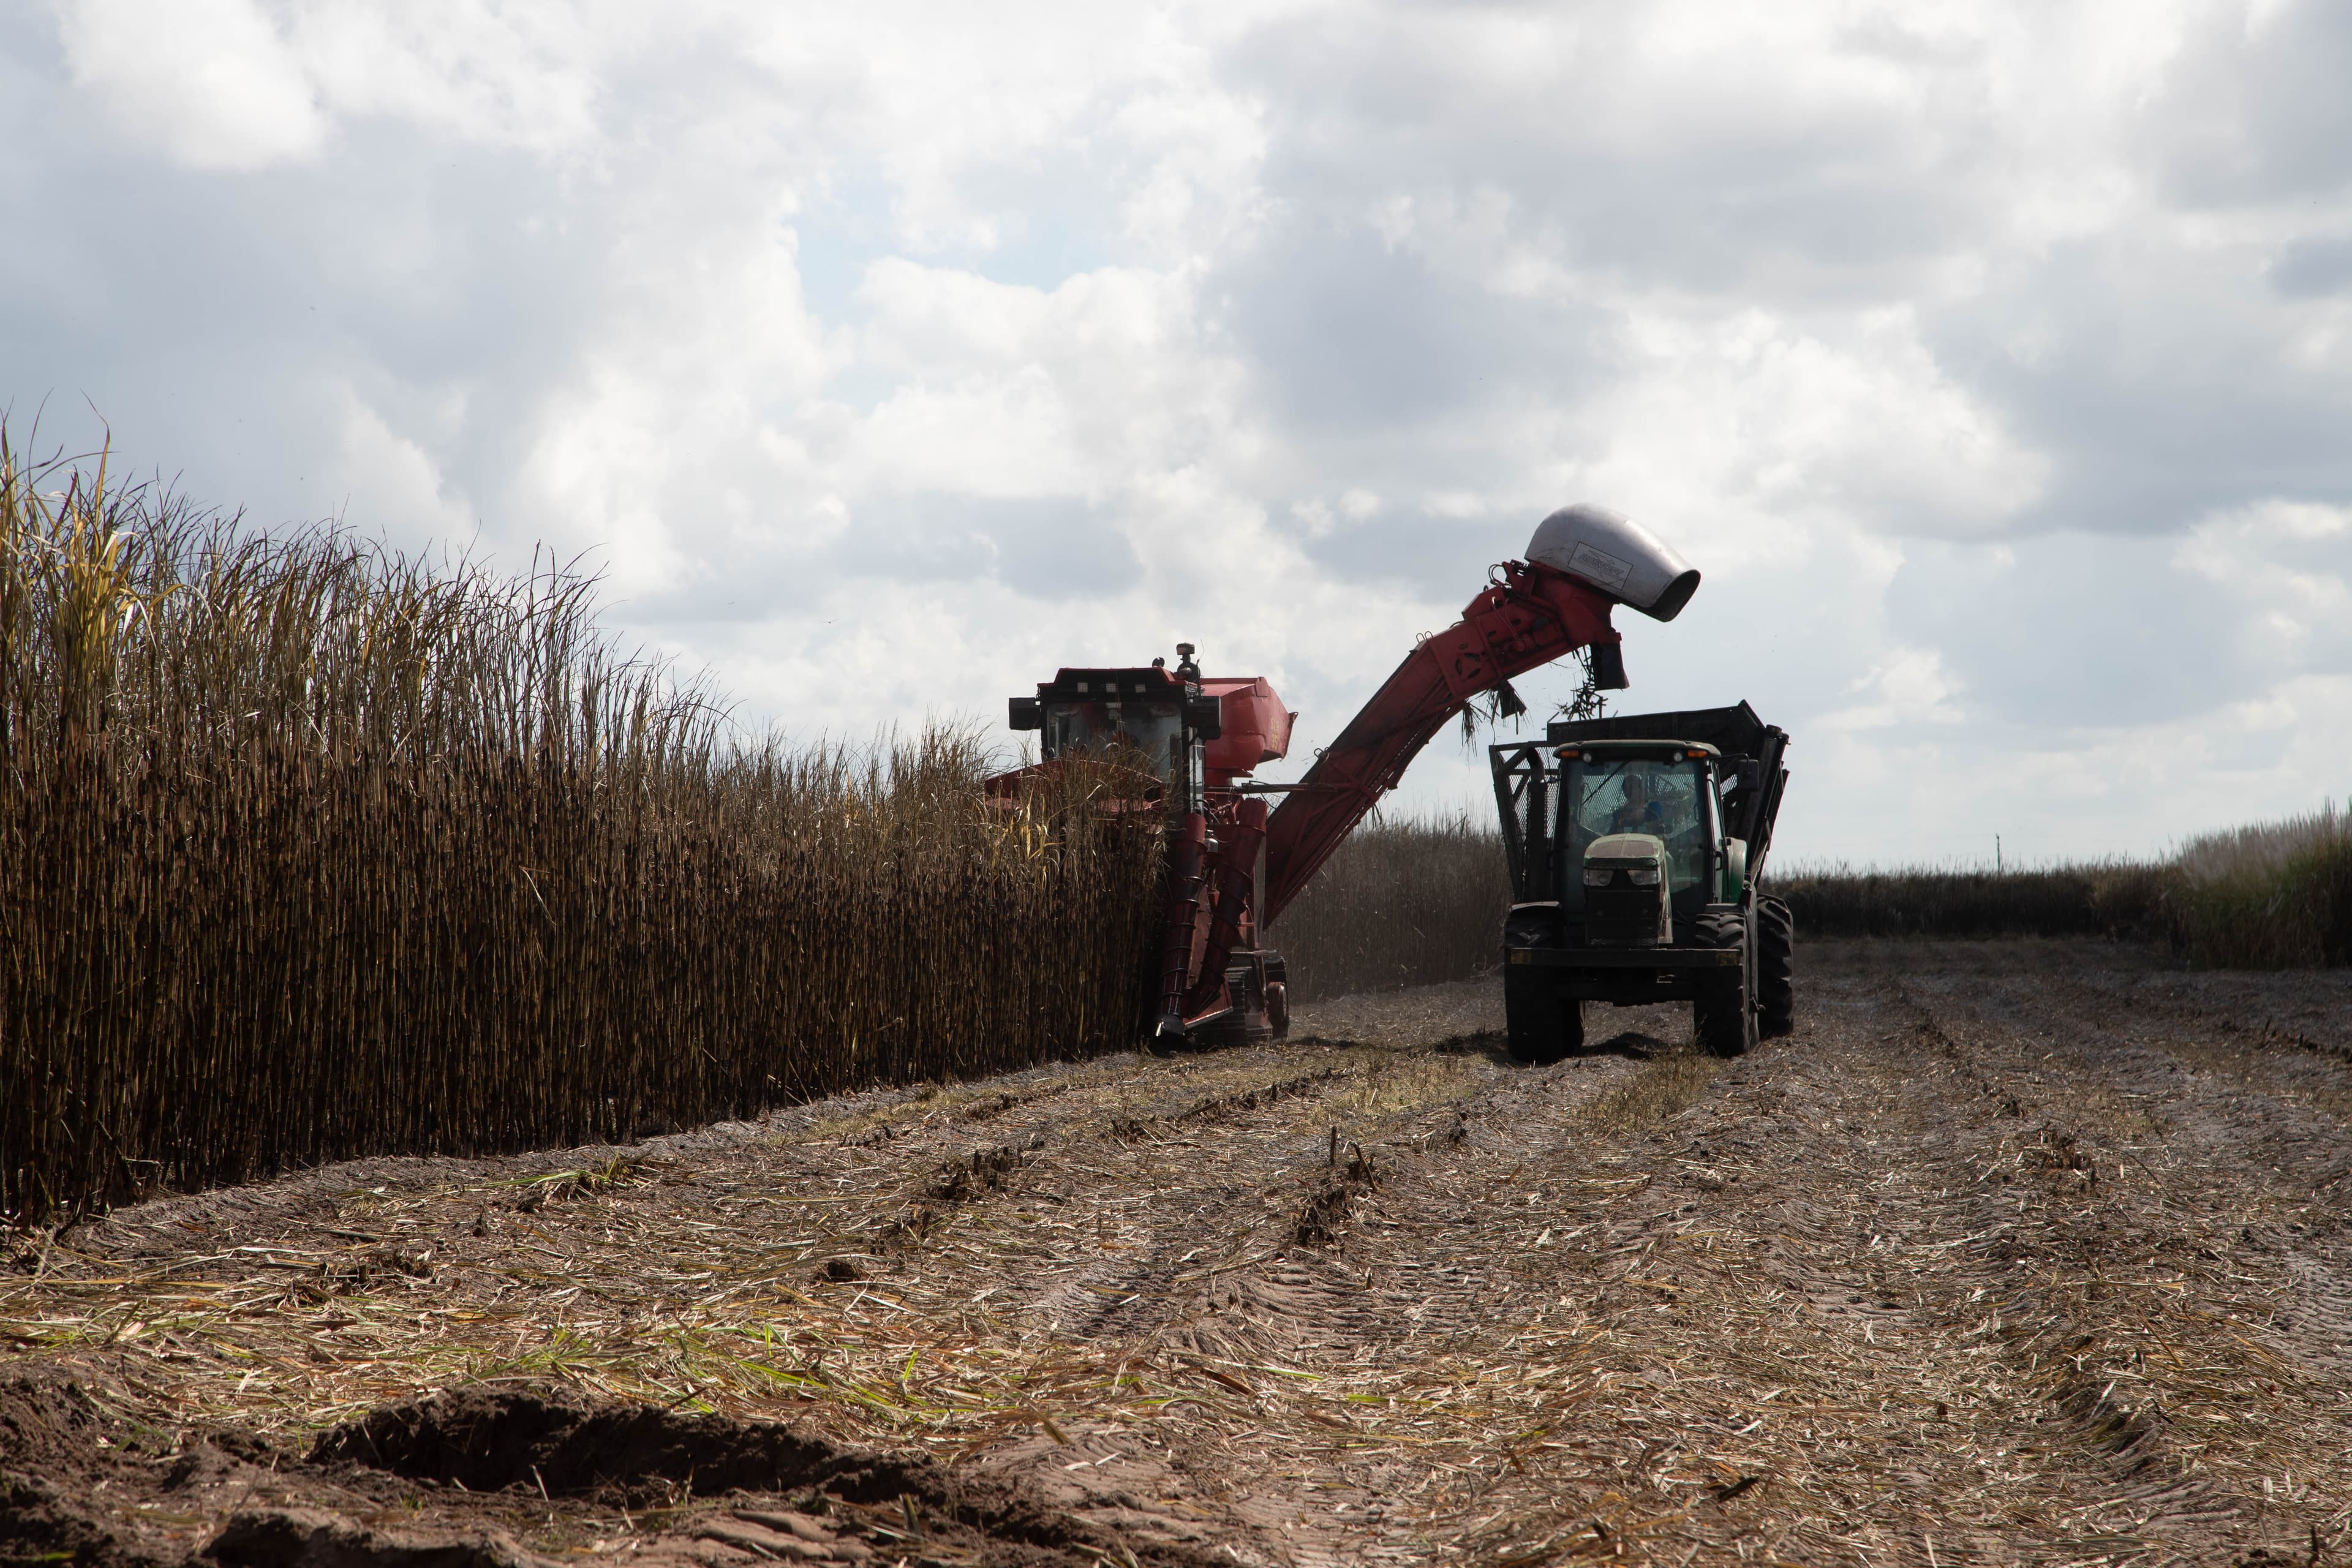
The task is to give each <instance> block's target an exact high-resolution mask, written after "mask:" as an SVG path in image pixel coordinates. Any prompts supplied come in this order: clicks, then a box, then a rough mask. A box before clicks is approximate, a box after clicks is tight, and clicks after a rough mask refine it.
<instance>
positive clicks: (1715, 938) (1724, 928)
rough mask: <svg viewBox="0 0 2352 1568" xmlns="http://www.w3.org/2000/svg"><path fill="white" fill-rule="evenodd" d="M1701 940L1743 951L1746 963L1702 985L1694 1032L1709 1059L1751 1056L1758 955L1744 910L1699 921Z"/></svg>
mask: <svg viewBox="0 0 2352 1568" xmlns="http://www.w3.org/2000/svg"><path fill="white" fill-rule="evenodd" d="M1697 937H1698V945H1699V946H1701V947H1712V948H1735V949H1737V950H1738V952H1739V955H1740V960H1739V963H1738V964H1736V965H1730V964H1727V965H1726V966H1725V967H1724V968H1722V969H1719V970H1717V971H1715V972H1714V973H1710V974H1708V975H1707V976H1706V978H1705V979H1704V980H1702V981H1701V982H1700V983H1699V995H1698V1000H1696V1002H1694V1003H1692V1004H1691V1032H1692V1033H1693V1034H1695V1035H1696V1036H1697V1037H1698V1043H1699V1048H1700V1049H1702V1050H1704V1051H1706V1053H1707V1055H1709V1056H1715V1057H1738V1056H1745V1055H1746V1054H1747V1053H1748V1047H1750V1046H1753V1045H1754V1044H1755V1043H1756V1007H1755V987H1754V984H1753V980H1752V972H1753V971H1754V969H1755V967H1756V951H1755V948H1754V946H1753V945H1752V944H1751V943H1750V942H1749V940H1748V921H1747V919H1746V918H1745V917H1744V916H1743V915H1742V914H1741V912H1740V911H1739V910H1708V911H1707V912H1706V913H1705V914H1702V915H1701V916H1699V917H1698V931H1697Z"/></svg>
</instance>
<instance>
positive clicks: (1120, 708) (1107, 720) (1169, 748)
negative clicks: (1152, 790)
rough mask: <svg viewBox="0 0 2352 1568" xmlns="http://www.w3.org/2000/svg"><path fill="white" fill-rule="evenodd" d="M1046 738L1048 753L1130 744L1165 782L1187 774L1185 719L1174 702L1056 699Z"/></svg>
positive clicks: (1048, 714) (1047, 715)
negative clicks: (1065, 700)
mask: <svg viewBox="0 0 2352 1568" xmlns="http://www.w3.org/2000/svg"><path fill="white" fill-rule="evenodd" d="M1043 741H1044V745H1043V750H1044V752H1045V755H1046V756H1047V757H1061V756H1067V755H1068V754H1070V753H1071V752H1106V751H1109V750H1110V749H1112V748H1113V747H1129V746H1132V747H1133V748H1135V749H1136V750H1137V751H1139V752H1143V753H1144V754H1145V755H1146V756H1148V757H1150V759H1151V765H1152V768H1153V770H1154V771H1155V772H1157V773H1159V774H1160V779H1161V780H1162V782H1165V783H1170V784H1174V783H1176V782H1178V781H1180V780H1181V778H1182V776H1183V773H1182V767H1183V761H1184V756H1183V752H1184V719H1183V713H1182V710H1181V709H1179V708H1178V707H1177V705H1176V704H1175V703H1173V702H1056V703H1054V704H1053V705H1051V706H1050V707H1048V708H1047V709H1046V710H1045V734H1044V736H1043Z"/></svg>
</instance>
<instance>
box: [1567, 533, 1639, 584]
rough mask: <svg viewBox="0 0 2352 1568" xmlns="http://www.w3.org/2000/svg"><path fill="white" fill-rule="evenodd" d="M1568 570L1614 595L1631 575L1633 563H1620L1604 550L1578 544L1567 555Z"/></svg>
mask: <svg viewBox="0 0 2352 1568" xmlns="http://www.w3.org/2000/svg"><path fill="white" fill-rule="evenodd" d="M1568 569H1569V570H1570V572H1572V573H1574V574H1576V575H1577V576H1579V577H1581V578H1583V579H1584V580H1585V581H1586V582H1588V583H1590V584H1592V585H1593V586H1594V587H1597V588H1606V589H1608V590H1610V591H1611V592H1612V593H1614V592H1616V591H1617V590H1618V589H1620V588H1622V587H1623V586H1624V585H1625V579H1626V578H1628V577H1630V576H1632V575H1633V563H1632V562H1631V561H1621V560H1619V559H1618V558H1617V557H1616V556H1614V555H1612V554H1610V553H1609V552H1607V551H1605V550H1595V549H1594V548H1592V546H1591V545H1590V544H1580V545H1578V546H1577V547H1576V549H1575V550H1574V551H1573V552H1571V553H1570V555H1569V558H1568Z"/></svg>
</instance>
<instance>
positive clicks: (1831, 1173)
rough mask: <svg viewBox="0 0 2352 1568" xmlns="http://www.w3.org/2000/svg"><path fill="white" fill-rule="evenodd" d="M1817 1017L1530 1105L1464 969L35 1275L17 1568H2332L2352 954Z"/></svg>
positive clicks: (39, 1242) (1893, 957) (1902, 994)
mask: <svg viewBox="0 0 2352 1568" xmlns="http://www.w3.org/2000/svg"><path fill="white" fill-rule="evenodd" d="M1799 999H1800V1026H1799V1030H1798V1033H1797V1034H1796V1035H1795V1036H1794V1037H1792V1038H1789V1039H1784V1040H1779V1041H1773V1042H1769V1043H1768V1044H1767V1045H1765V1046H1764V1047H1762V1048H1760V1049H1759V1051H1757V1052H1756V1053H1754V1054H1753V1055H1751V1056H1749V1057H1748V1058H1742V1059H1740V1060H1737V1061H1730V1062H1717V1061H1714V1060H1712V1059H1709V1058H1703V1057H1699V1056H1696V1055H1694V1054H1693V1053H1692V1052H1691V1050H1690V1048H1689V1044H1688V1038H1687V1037H1688V1033H1689V1029H1688V1020H1687V1016H1686V1013H1685V1012H1682V1011H1677V1010H1672V1009H1665V1008H1658V1009H1648V1010H1638V1011H1634V1010H1629V1011H1623V1012H1614V1013H1612V1012H1608V1011H1605V1010H1599V1009H1596V1010H1594V1011H1593V1012H1592V1014H1591V1020H1590V1032H1591V1038H1592V1039H1593V1040H1595V1041H1596V1043H1597V1044H1596V1048H1595V1049H1594V1050H1593V1051H1592V1052H1591V1053H1590V1054H1588V1055H1586V1056H1584V1057H1581V1058H1577V1059H1575V1060H1572V1061H1570V1062H1566V1063H1563V1064H1560V1065H1559V1066H1557V1067H1550V1068H1523V1067H1519V1066H1517V1065H1515V1064H1513V1063H1512V1062H1510V1061H1509V1060H1508V1058H1507V1057H1505V1056H1504V1055H1503V1054H1502V1053H1501V1051H1500V1048H1499V1047H1500V1041H1499V1037H1498V1036H1497V1034H1496V1031H1497V1030H1498V1029H1499V1026H1500V994H1499V989H1498V988H1497V987H1496V985H1495V984H1492V983H1490V982H1476V983H1469V984H1463V985H1458V986H1445V987H1435V988H1431V989H1427V990H1423V991H1416V992H1409V993H1402V994H1396V995H1392V996H1387V997H1377V998H1355V999H1349V1000H1348V1001H1344V1002H1339V1003H1333V1004H1329V1005H1323V1006H1318V1007H1309V1008H1302V1009H1300V1011H1299V1017H1298V1019H1297V1025H1296V1030H1295V1032H1296V1033H1297V1034H1298V1035H1301V1036H1305V1037H1307V1038H1301V1039H1296V1040H1294V1041H1292V1042H1290V1043H1287V1044H1285V1045H1283V1046H1281V1047H1270V1048H1263V1049H1251V1050H1240V1051H1232V1052H1225V1053H1220V1054H1213V1055H1203V1056H1198V1057H1190V1058H1178V1059H1175V1060H1171V1061H1158V1060H1152V1059H1149V1058H1135V1057H1119V1058H1105V1059H1102V1060H1097V1061H1093V1062H1087V1063H1080V1064H1073V1065H1068V1066H1064V1067H1056V1068H1045V1069H1040V1070H1038V1071H1034V1072H1029V1073H1024V1074H1019V1075H1015V1076H1013V1077H1011V1078H1006V1079H996V1080H992V1081H991V1082H988V1083H984V1084H971V1085H957V1086H952V1087H949V1088H944V1089H929V1090H919V1091H903V1090H894V1091H889V1092H877V1093H874V1094H868V1095H864V1096H859V1097H854V1098H850V1099H845V1100H833V1101H827V1102H824V1103H823V1104H817V1105H810V1106H803V1107H796V1108H793V1109H792V1110H785V1111H780V1112H777V1113H775V1114H772V1115H771V1116H768V1117H765V1118H763V1119H761V1120H760V1121H756V1122H750V1123H740V1124H729V1125H726V1126H722V1127H719V1128H713V1129H707V1130H704V1131H698V1132H694V1133H688V1134H679V1135H676V1136H672V1137H667V1138H656V1139H651V1140H648V1141H646V1142H644V1143H642V1144H638V1145H634V1146H631V1147H628V1148H625V1149H599V1150H590V1151H572V1152H564V1153H562V1154H536V1155H526V1156H517V1157H514V1158H510V1159H499V1160H467V1161H460V1160H440V1159H435V1160H419V1159H411V1160H379V1161H368V1162H361V1163H353V1164H349V1165H341V1166H336V1167H333V1168H331V1169H328V1170H324V1171H320V1172H315V1173H305V1174H302V1175H299V1176H296V1177H290V1178H288V1179H286V1180H282V1181H279V1182H276V1183H272V1184H267V1185H261V1186H256V1187H251V1188H245V1189H238V1190H234V1191H226V1192H220V1193H214V1194H202V1195H198V1196H194V1197H173V1198H165V1199H160V1200H157V1201H154V1202H152V1203H149V1204H146V1205H140V1206H138V1207H135V1208H131V1209H125V1210H121V1211H119V1212H117V1213H116V1214H115V1215H112V1216H110V1217H109V1218H106V1219H104V1220H101V1221H98V1222H95V1223H91V1224H87V1225H83V1226H76V1227H72V1228H70V1229H68V1230H67V1231H66V1232H64V1233H63V1234H61V1235H58V1236H55V1237H50V1236H48V1235H47V1234H46V1233H44V1234H37V1235H33V1236H23V1235H19V1236H18V1237H16V1238H15V1240H14V1242H13V1243H12V1244H11V1245H12V1246H13V1247H14V1253H13V1256H12V1257H11V1258H8V1259H7V1261H6V1263H5V1267H0V1348H5V1366H0V1472H5V1473H0V1563H11V1562H32V1561H44V1562H53V1563H54V1562H65V1561H73V1562H78V1563H131V1562H158V1563H168V1562H176V1561H179V1560H181V1559H184V1558H186V1557H188V1556H190V1555H191V1554H193V1553H195V1552H200V1551H205V1550H209V1552H210V1554H211V1560H212V1561H214V1562H217V1563H222V1564H224V1565H226V1568H235V1565H237V1564H247V1563H251V1564H265V1565H269V1568H293V1565H296V1564H302V1565H312V1564H315V1565H319V1568H406V1565H409V1564H414V1565H415V1568H487V1565H490V1564H496V1565H498V1568H520V1565H522V1564H531V1563H552V1562H558V1561H566V1560H572V1561H583V1562H584V1561H589V1560H592V1559H608V1558H609V1559H615V1560H626V1561H630V1562H645V1563H681V1564H682V1563H705V1564H710V1565H713V1568H720V1565H733V1564H751V1563H761V1562H765V1561H777V1560H783V1561H857V1562H872V1563H896V1562H899V1561H902V1560H903V1561H905V1562H907V1563H921V1562H933V1563H1072V1564H1091V1563H1121V1564H1128V1563H1134V1564H1140V1563H1171V1564H1172V1563H1201V1564H1206V1563H1281V1564H1290V1563H1297V1564H1307V1563H1456V1562H1459V1563H1491V1564H1510V1565H1515V1568H1534V1565H1536V1564H1538V1563H1587V1562H1611V1563H1669V1564H1685V1563H1773V1562H1779V1563H1856V1564H1898V1563H1902V1564H1909V1563H1917V1564H1924V1565H1926V1568H1951V1565H1954V1564H1961V1563H2243V1564H2253V1563H2266V1564H2277V1563H2295V1564H2305V1563H2315V1562H2316V1563H2346V1562H2347V1561H2352V1225H2347V1220H2352V975H2347V974H2345V973H2326V974H2302V975H2247V974H2231V973H2185V972H2181V971H2179V970H2175V969H2170V968H2167V967H2164V966H2163V965H2162V964H2160V963H2158V961H2157V959H2156V957H2155V956H2154V955H2152V954H2150V953H2147V952H2142V951H2140V950H2137V949H2131V948H2119V947H2113V946H2105V945H2098V944H2087V943H2085V944H2071V943H2042V942H2003V943H1954V944H1920V943H1891V942H1889V943H1851V944H1834V945H1832V944H1822V945H1817V946H1815V947H1812V948H1811V949H1808V950H1805V951H1804V952H1801V978H1800V992H1799ZM780 1423H781V1424H782V1425H779V1424H780Z"/></svg>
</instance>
